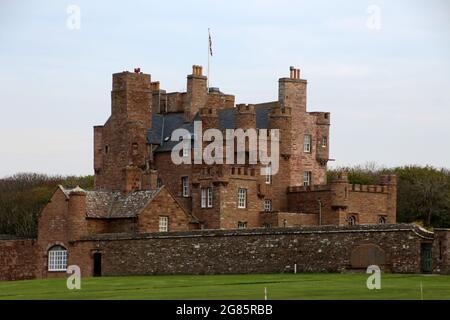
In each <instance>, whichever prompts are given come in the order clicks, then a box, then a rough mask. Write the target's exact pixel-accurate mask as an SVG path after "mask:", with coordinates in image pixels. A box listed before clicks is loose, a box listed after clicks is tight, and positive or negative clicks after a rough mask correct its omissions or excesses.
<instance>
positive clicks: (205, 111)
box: [200, 107, 218, 117]
mask: <svg viewBox="0 0 450 320" xmlns="http://www.w3.org/2000/svg"><path fill="white" fill-rule="evenodd" d="M200 116H201V117H217V116H218V114H217V108H214V107H203V108H200Z"/></svg>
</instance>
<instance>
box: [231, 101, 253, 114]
mask: <svg viewBox="0 0 450 320" xmlns="http://www.w3.org/2000/svg"><path fill="white" fill-rule="evenodd" d="M236 111H237V113H238V114H256V110H255V105H254V104H243V103H241V104H237V105H236Z"/></svg>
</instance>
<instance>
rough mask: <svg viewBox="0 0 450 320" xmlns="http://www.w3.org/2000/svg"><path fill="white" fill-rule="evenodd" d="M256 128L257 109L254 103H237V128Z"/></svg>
mask: <svg viewBox="0 0 450 320" xmlns="http://www.w3.org/2000/svg"><path fill="white" fill-rule="evenodd" d="M249 128H256V110H255V106H254V105H253V104H238V105H236V129H249Z"/></svg>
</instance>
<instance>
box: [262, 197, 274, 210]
mask: <svg viewBox="0 0 450 320" xmlns="http://www.w3.org/2000/svg"><path fill="white" fill-rule="evenodd" d="M264 211H265V212H270V211H272V200H270V199H265V200H264Z"/></svg>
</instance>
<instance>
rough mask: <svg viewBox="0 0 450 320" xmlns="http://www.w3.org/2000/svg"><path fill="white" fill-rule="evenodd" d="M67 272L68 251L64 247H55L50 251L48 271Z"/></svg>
mask: <svg viewBox="0 0 450 320" xmlns="http://www.w3.org/2000/svg"><path fill="white" fill-rule="evenodd" d="M66 270H67V250H66V248H64V247H62V246H53V247H51V248H50V249H49V250H48V271H66Z"/></svg>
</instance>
